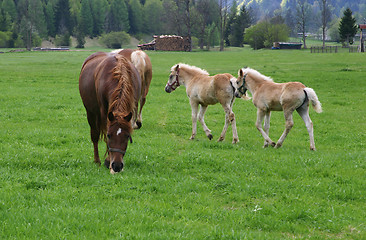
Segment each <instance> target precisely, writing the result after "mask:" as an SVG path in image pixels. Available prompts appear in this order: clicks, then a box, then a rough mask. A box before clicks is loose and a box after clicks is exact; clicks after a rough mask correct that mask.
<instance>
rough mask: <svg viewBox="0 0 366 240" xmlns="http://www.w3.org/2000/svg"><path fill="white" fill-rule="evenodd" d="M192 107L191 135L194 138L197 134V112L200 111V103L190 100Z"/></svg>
mask: <svg viewBox="0 0 366 240" xmlns="http://www.w3.org/2000/svg"><path fill="white" fill-rule="evenodd" d="M190 103H191V108H192V136H191V137H190V139H191V140H193V139H194V138H195V137H196V134H197V113H198V103H196V102H193V101H190Z"/></svg>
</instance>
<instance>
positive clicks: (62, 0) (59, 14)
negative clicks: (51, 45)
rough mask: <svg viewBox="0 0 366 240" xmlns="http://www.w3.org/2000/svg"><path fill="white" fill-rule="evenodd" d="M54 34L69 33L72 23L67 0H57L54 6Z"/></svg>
mask: <svg viewBox="0 0 366 240" xmlns="http://www.w3.org/2000/svg"><path fill="white" fill-rule="evenodd" d="M55 26H56V34H71V33H72V29H73V25H72V22H71V13H70V3H69V0H58V2H57V3H56V6H55Z"/></svg>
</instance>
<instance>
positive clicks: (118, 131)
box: [117, 128, 122, 136]
mask: <svg viewBox="0 0 366 240" xmlns="http://www.w3.org/2000/svg"><path fill="white" fill-rule="evenodd" d="M121 132H122V129H121V128H118V130H117V136H118V135H120V134H121Z"/></svg>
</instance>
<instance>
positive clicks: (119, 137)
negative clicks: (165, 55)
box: [79, 52, 141, 174]
mask: <svg viewBox="0 0 366 240" xmlns="http://www.w3.org/2000/svg"><path fill="white" fill-rule="evenodd" d="M79 91H80V96H81V99H82V100H83V104H84V106H85V109H86V113H87V118H88V123H89V125H90V134H91V140H92V142H93V145H94V162H95V163H97V164H99V165H100V159H99V153H98V141H99V138H100V137H102V138H103V139H104V141H105V142H106V143H107V151H108V158H107V159H106V160H105V165H106V166H107V167H109V169H110V172H111V173H112V174H113V173H116V172H120V171H121V170H122V169H123V157H124V155H125V153H126V149H127V144H128V141H131V142H132V138H131V133H132V126H131V122H130V120H131V118H132V116H133V115H134V113H135V112H136V111H137V102H138V100H139V98H140V93H141V79H140V75H139V73H138V72H137V70H136V68H135V67H134V66H133V65H132V64H131V63H130V61H128V60H127V59H126V58H125V57H123V56H121V55H115V54H109V53H103V52H98V53H94V54H92V55H90V56H89V57H88V58H87V59H86V60H85V61H84V64H83V66H82V68H81V73H80V77H79Z"/></svg>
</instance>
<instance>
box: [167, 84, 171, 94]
mask: <svg viewBox="0 0 366 240" xmlns="http://www.w3.org/2000/svg"><path fill="white" fill-rule="evenodd" d="M165 92H167V93H171V92H172V88H171V87H170V86H169V85H166V86H165Z"/></svg>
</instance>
